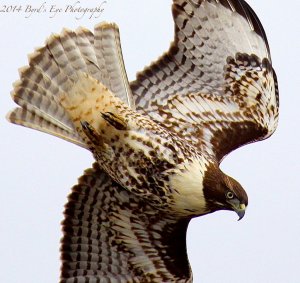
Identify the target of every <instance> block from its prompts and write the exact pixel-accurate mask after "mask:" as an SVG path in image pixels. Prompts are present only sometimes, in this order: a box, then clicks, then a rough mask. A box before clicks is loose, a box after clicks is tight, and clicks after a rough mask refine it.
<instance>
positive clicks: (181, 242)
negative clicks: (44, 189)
mask: <svg viewBox="0 0 300 283" xmlns="http://www.w3.org/2000/svg"><path fill="white" fill-rule="evenodd" d="M188 222H189V220H183V219H181V220H179V219H176V218H174V217H173V216H172V215H163V214H162V213H161V212H159V211H157V210H156V209H155V208H153V207H151V206H149V205H148V204H147V203H146V202H144V201H143V200H142V199H140V198H137V197H136V196H135V195H133V194H130V192H128V191H126V190H125V189H123V188H122V187H120V186H119V185H118V184H117V183H115V182H113V181H112V179H111V178H110V177H109V176H108V175H106V174H105V173H104V172H103V171H102V170H101V169H100V168H99V165H98V164H97V163H95V164H94V167H93V168H92V169H89V170H87V171H86V172H85V174H84V175H83V176H82V177H81V178H80V179H79V183H78V185H76V186H74V187H73V191H72V193H71V195H70V196H69V201H68V203H67V205H66V209H65V220H64V221H63V231H64V237H63V239H62V246H61V250H62V260H63V266H62V276H61V282H64V283H71V282H78V283H80V282H82V283H83V282H116V283H117V282H120V283H121V282H149V283H150V282H152V283H155V282H191V280H192V278H191V277H192V275H191V270H190V267H189V263H188V259H187V254H186V240H185V237H186V229H187V225H188ZM178 267H180V268H178Z"/></svg>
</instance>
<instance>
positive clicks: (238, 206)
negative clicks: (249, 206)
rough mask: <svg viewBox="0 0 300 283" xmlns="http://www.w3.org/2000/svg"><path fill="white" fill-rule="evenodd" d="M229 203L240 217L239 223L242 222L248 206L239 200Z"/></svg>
mask: <svg viewBox="0 0 300 283" xmlns="http://www.w3.org/2000/svg"><path fill="white" fill-rule="evenodd" d="M228 203H229V204H230V205H231V206H232V208H233V210H234V211H235V212H236V213H237V215H238V216H239V219H238V221H240V220H242V219H243V217H244V216H245V212H246V205H245V204H244V203H240V201H239V200H237V199H233V200H230V201H228Z"/></svg>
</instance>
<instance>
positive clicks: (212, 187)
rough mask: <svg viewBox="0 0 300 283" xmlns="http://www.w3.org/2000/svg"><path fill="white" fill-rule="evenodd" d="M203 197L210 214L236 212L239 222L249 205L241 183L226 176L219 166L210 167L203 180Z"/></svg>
mask: <svg viewBox="0 0 300 283" xmlns="http://www.w3.org/2000/svg"><path fill="white" fill-rule="evenodd" d="M203 195H204V198H205V201H206V205H207V208H208V210H209V211H210V212H214V211H217V210H232V211H235V212H236V213H237V214H238V216H239V220H241V219H242V218H243V217H244V215H245V211H246V208H247V205H248V196H247V193H246V192H245V190H244V189H243V187H242V186H241V185H240V183H239V182H237V181H236V180H234V179H233V178H231V177H229V176H227V175H226V174H224V173H223V172H222V171H221V170H220V169H219V167H218V166H213V165H212V166H209V167H208V168H207V170H206V172H205V175H204V179H203Z"/></svg>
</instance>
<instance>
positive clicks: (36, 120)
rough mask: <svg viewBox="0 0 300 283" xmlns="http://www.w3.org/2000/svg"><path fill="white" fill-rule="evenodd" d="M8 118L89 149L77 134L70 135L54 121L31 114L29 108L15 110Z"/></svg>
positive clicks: (15, 122)
mask: <svg viewBox="0 0 300 283" xmlns="http://www.w3.org/2000/svg"><path fill="white" fill-rule="evenodd" d="M6 118H7V120H8V121H9V122H11V123H13V124H17V125H21V126H24V127H27V128H31V129H34V130H38V131H41V132H44V133H47V134H50V135H53V136H56V137H59V138H61V139H64V140H66V141H68V142H71V143H74V144H76V145H79V146H81V147H83V148H87V146H86V144H85V143H84V142H83V141H82V140H81V138H80V136H79V135H78V134H77V133H76V132H72V133H69V132H68V131H66V130H64V129H62V128H61V127H58V126H57V125H55V124H53V123H52V121H48V120H46V119H44V117H41V116H39V115H37V114H35V113H32V112H30V111H29V110H28V109H27V108H19V107H18V108H15V109H13V110H12V111H10V112H9V113H8V114H7V116H6Z"/></svg>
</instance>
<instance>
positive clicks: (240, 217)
mask: <svg viewBox="0 0 300 283" xmlns="http://www.w3.org/2000/svg"><path fill="white" fill-rule="evenodd" d="M236 213H237V215H238V216H239V219H238V221H240V220H242V219H243V217H244V216H245V210H238V211H236Z"/></svg>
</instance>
